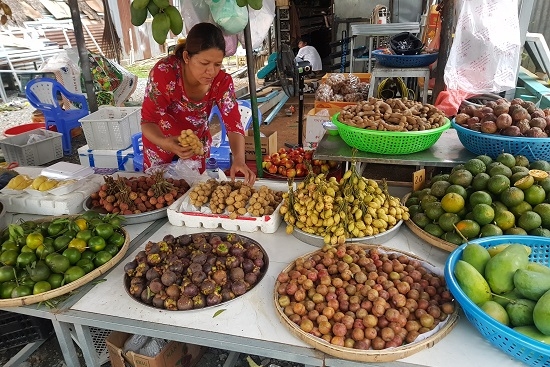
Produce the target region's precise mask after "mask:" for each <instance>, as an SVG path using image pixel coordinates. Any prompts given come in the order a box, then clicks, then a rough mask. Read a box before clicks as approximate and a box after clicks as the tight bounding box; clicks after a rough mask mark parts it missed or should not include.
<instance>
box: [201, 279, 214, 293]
mask: <svg viewBox="0 0 550 367" xmlns="http://www.w3.org/2000/svg"><path fill="white" fill-rule="evenodd" d="M216 287H217V285H216V282H214V281H213V280H212V279H205V280H204V281H203V282H202V283H201V285H200V288H201V293H202V294H204V295H208V294H210V293H212V292H214V291H215V290H216Z"/></svg>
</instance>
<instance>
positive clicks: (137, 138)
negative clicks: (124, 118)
mask: <svg viewBox="0 0 550 367" xmlns="http://www.w3.org/2000/svg"><path fill="white" fill-rule="evenodd" d="M141 136H142V134H141V133H140V132H139V133H137V134H134V135H132V148H133V149H134V171H136V172H141V171H143V143H142V142H141Z"/></svg>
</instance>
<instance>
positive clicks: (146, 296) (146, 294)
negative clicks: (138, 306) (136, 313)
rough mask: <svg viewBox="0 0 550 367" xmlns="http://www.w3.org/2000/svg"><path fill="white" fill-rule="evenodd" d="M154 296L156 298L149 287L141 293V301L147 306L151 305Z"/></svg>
mask: <svg viewBox="0 0 550 367" xmlns="http://www.w3.org/2000/svg"><path fill="white" fill-rule="evenodd" d="M154 296H155V294H154V293H153V292H151V290H150V289H149V287H147V288H145V289H144V290H143V291H142V292H141V301H142V302H143V303H145V304H148V305H150V304H151V303H152V302H153V297H154Z"/></svg>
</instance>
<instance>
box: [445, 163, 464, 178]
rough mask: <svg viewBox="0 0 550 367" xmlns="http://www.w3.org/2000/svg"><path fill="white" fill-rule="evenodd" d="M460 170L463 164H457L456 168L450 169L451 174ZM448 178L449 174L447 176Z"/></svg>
mask: <svg viewBox="0 0 550 367" xmlns="http://www.w3.org/2000/svg"><path fill="white" fill-rule="evenodd" d="M460 169H464V164H463V163H460V164H457V165H456V166H454V167H453V168H452V169H451V173H453V172H455V171H458V170H460ZM449 176H450V174H449Z"/></svg>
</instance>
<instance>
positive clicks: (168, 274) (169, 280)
mask: <svg viewBox="0 0 550 367" xmlns="http://www.w3.org/2000/svg"><path fill="white" fill-rule="evenodd" d="M176 278H177V275H176V274H175V273H174V272H173V271H170V270H168V271H165V272H164V273H163V274H162V276H161V277H160V281H161V282H162V284H164V285H165V286H166V287H168V286H171V285H172V284H174V283H175V282H176Z"/></svg>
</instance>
